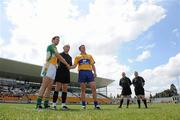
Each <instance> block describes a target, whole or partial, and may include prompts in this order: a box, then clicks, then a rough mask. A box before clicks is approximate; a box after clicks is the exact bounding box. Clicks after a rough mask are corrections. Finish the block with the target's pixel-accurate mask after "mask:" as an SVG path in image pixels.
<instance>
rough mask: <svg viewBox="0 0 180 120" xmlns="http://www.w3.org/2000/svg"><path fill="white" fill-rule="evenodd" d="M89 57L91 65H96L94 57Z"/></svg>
mask: <svg viewBox="0 0 180 120" xmlns="http://www.w3.org/2000/svg"><path fill="white" fill-rule="evenodd" d="M89 56H90V64H91V65H94V64H95V61H94V59H93V57H92V56H91V55H89Z"/></svg>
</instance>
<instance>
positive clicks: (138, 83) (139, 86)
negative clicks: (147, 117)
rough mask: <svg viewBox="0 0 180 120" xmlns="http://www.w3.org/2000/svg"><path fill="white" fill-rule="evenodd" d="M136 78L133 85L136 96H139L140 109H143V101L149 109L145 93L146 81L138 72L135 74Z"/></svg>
mask: <svg viewBox="0 0 180 120" xmlns="http://www.w3.org/2000/svg"><path fill="white" fill-rule="evenodd" d="M134 76H135V78H134V79H133V81H132V83H133V85H134V91H135V95H136V96H137V102H138V107H139V108H140V107H141V99H142V101H143V102H144V105H145V108H147V102H146V98H145V93H144V85H145V80H144V79H143V78H142V77H140V76H139V75H138V72H136V71H135V72H134Z"/></svg>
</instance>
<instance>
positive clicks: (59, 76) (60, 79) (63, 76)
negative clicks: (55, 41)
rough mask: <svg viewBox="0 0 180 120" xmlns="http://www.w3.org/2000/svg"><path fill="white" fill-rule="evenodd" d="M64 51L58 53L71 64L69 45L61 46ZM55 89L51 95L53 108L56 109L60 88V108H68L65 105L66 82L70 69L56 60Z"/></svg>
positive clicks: (68, 81)
mask: <svg viewBox="0 0 180 120" xmlns="http://www.w3.org/2000/svg"><path fill="white" fill-rule="evenodd" d="M63 49H64V52H62V53H60V55H61V56H62V57H63V58H64V59H65V60H66V62H67V63H68V64H69V65H70V66H71V65H72V58H71V56H70V55H69V50H70V46H69V45H65V46H64V47H63ZM55 83H56V87H55V91H54V95H53V109H54V110H56V109H57V107H56V102H57V99H58V94H59V91H60V90H62V95H61V100H62V105H61V107H62V110H68V107H67V106H66V98H67V92H68V84H69V83H70V70H69V69H68V68H67V67H66V65H64V64H63V63H62V62H60V61H59V62H58V68H57V72H56V77H55Z"/></svg>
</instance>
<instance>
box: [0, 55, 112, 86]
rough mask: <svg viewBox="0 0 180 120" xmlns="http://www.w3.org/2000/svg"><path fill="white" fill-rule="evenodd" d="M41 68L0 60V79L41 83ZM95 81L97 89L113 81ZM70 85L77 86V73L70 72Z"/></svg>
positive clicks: (100, 79)
mask: <svg viewBox="0 0 180 120" xmlns="http://www.w3.org/2000/svg"><path fill="white" fill-rule="evenodd" d="M41 68H42V66H38V65H33V64H28V63H23V62H19V61H14V60H9V59H4V58H0V77H3V78H10V79H15V80H20V81H28V82H36V83H41V81H42V78H41V77H40V72H41ZM95 81H96V86H97V88H102V87H106V86H107V85H109V84H110V83H112V82H113V81H114V80H110V79H105V78H100V77H97V78H96V79H95ZM70 85H71V86H77V87H78V86H79V84H78V83H77V73H73V72H71V84H70Z"/></svg>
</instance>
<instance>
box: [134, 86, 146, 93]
mask: <svg viewBox="0 0 180 120" xmlns="http://www.w3.org/2000/svg"><path fill="white" fill-rule="evenodd" d="M134 91H135V94H136V95H145V93H144V88H143V87H138V88H135V89H134Z"/></svg>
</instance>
